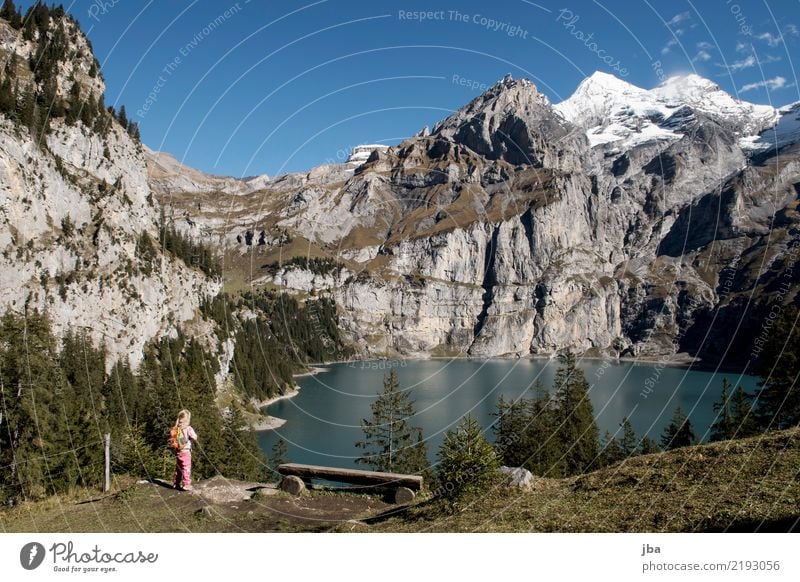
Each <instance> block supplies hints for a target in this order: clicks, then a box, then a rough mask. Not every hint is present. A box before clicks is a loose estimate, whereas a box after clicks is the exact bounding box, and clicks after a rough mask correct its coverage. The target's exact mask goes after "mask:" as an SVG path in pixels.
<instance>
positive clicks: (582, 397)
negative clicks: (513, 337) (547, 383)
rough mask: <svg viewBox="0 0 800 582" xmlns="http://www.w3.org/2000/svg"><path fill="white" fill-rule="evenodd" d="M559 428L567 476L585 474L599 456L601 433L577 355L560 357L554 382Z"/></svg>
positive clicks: (567, 353)
mask: <svg viewBox="0 0 800 582" xmlns="http://www.w3.org/2000/svg"><path fill="white" fill-rule="evenodd" d="M554 384H555V397H554V398H555V402H556V426H557V427H558V428H557V431H558V437H559V441H560V445H561V450H562V458H563V460H564V470H565V473H566V474H567V475H574V474H578V473H582V472H584V471H586V470H587V469H588V468H589V466H590V465H591V463H592V461H594V460H595V459H596V458H597V455H598V430H597V424H596V423H595V420H594V408H593V407H592V403H591V401H590V400H589V383H588V382H587V381H586V376H585V375H584V373H583V370H581V369H580V368H578V366H577V363H576V360H575V355H574V354H572V353H571V352H566V353H565V354H562V355H561V367H560V368H559V369H558V372H556V376H555V380H554Z"/></svg>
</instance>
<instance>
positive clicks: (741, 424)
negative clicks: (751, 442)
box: [730, 386, 761, 438]
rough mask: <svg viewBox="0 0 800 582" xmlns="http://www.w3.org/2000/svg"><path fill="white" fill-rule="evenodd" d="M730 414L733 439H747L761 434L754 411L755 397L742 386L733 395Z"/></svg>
mask: <svg viewBox="0 0 800 582" xmlns="http://www.w3.org/2000/svg"><path fill="white" fill-rule="evenodd" d="M730 413H731V426H732V427H733V429H734V433H733V438H747V437H751V436H755V435H757V434H760V433H761V430H760V429H759V427H758V422H757V419H756V415H755V413H754V411H753V397H752V396H751V395H750V394H748V393H747V392H746V391H745V389H744V388H742V387H741V386H737V387H736V388H735V389H734V391H733V394H731V398H730Z"/></svg>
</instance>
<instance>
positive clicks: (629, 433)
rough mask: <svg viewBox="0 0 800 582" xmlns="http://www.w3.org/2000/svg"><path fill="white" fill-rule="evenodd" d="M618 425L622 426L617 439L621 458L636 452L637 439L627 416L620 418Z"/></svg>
mask: <svg viewBox="0 0 800 582" xmlns="http://www.w3.org/2000/svg"><path fill="white" fill-rule="evenodd" d="M620 427H621V428H622V436H621V437H620V439H619V447H620V453H621V455H622V458H623V459H627V458H628V457H632V456H634V455H635V454H636V451H637V449H638V446H639V439H638V438H636V432H635V431H634V430H633V425H632V424H631V421H630V420H629V419H628V417H627V416H626V417H625V418H623V419H622V423H621V424H620Z"/></svg>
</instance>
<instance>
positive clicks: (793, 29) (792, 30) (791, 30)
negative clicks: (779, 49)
mask: <svg viewBox="0 0 800 582" xmlns="http://www.w3.org/2000/svg"><path fill="white" fill-rule="evenodd" d="M783 30H784V31H785V32H786V34H788V35H789V36H800V30H798V29H797V26H796V25H794V24H787V25H786V27H785V28H784V29H783Z"/></svg>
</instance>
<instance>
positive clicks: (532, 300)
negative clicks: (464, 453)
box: [178, 75, 800, 361]
mask: <svg viewBox="0 0 800 582" xmlns="http://www.w3.org/2000/svg"><path fill="white" fill-rule="evenodd" d="M606 77H608V76H605V77H603V76H597V75H595V76H593V77H592V79H590V80H587V82H585V83H584V84H582V85H581V88H579V90H578V91H576V94H575V95H574V96H573V97H572V98H570V99H569V100H567V101H566V102H564V103H561V104H559V105H557V106H553V105H551V104H550V103H549V102H548V100H547V99H546V97H544V96H543V95H541V94H540V93H539V92H538V91H537V89H536V87H535V86H534V85H533V84H532V83H530V82H528V81H524V80H523V81H514V80H512V79H510V78H506V79H504V80H503V81H501V82H500V83H498V84H497V85H496V86H495V87H493V88H491V89H490V90H489V91H487V92H486V93H485V94H484V95H481V96H480V97H478V98H476V99H475V100H473V101H472V102H471V103H469V104H468V105H466V106H465V107H464V108H462V109H461V110H459V111H457V112H456V113H454V114H453V115H452V116H450V117H449V118H447V119H445V120H444V121H442V122H441V123H439V124H438V125H436V127H434V128H433V130H432V131H430V132H420V133H419V134H417V135H415V136H414V137H412V138H409V139H408V140H406V141H405V142H403V143H401V144H399V145H397V146H395V147H391V148H388V149H386V150H385V151H384V150H382V151H380V152H377V151H376V152H373V153H372V154H371V155H370V157H369V158H368V159H367V161H365V162H363V164H361V165H359V166H358V167H356V168H353V167H352V164H349V165H348V164H340V165H332V166H324V167H322V168H319V169H316V170H314V171H312V172H310V173H308V174H294V175H289V176H283V177H278V178H275V179H273V180H272V181H270V183H269V184H268V185H267V186H266V187H265V189H264V190H263V191H262V192H260V193H259V194H258V196H257V198H258V201H257V204H256V203H255V201H248V200H247V197H244V198H242V197H238V198H236V199H233V198H232V197H231V198H225V197H222V198H221V199H220V200H218V201H217V202H216V205H217V206H216V207H215V206H214V203H213V202H212V201H211V199H208V198H203V200H202V206H203V207H204V208H206V205H207V204H209V209H208V210H204V211H201V212H195V211H193V210H192V209H191V208H190V207H188V206H187V207H184V208H178V210H180V211H182V212H185V213H187V217H188V219H190V220H191V221H192V222H193V223H194V224H196V225H198V228H200V229H201V230H203V231H204V232H206V235H205V236H207V237H208V240H211V241H217V242H219V243H220V244H222V245H223V246H224V247H225V248H226V249H227V250H228V251H229V252H232V253H234V254H235V253H237V252H238V253H241V254H245V253H251V257H253V258H252V259H251V261H249V263H248V265H252V264H255V262H256V261H258V260H260V259H258V258H255V257H262V256H263V257H265V259H264V261H263V263H267V262H269V261H268V260H267V259H266V257H282V258H284V259H285V258H287V257H286V256H285V255H284V253H288V254H290V255H291V254H292V253H294V254H309V255H313V256H327V257H329V258H331V259H333V260H336V261H339V262H340V263H341V265H342V269H341V270H340V271H339V275H338V276H331V275H325V274H320V273H314V272H311V271H307V272H298V271H297V270H296V269H294V270H291V271H289V270H283V271H279V273H278V275H273V274H269V273H267V272H263V271H257V272H252V271H251V272H248V273H247V274H246V275H247V276H248V277H249V279H250V280H254V281H256V282H257V283H262V282H263V283H269V284H271V285H277V286H279V287H283V288H285V289H287V290H289V291H291V292H297V293H320V294H329V295H331V296H333V297H334V298H335V299H336V301H337V303H338V305H339V306H340V307H341V323H342V326H343V327H344V328H345V331H346V332H347V333H348V334H349V335H350V337H351V338H352V340H353V342H354V343H355V344H357V345H358V346H359V347H360V349H361V350H362V352H363V353H365V354H368V355H380V356H383V355H389V356H392V355H408V356H416V357H425V356H429V355H437V356H447V355H451V356H456V355H469V356H508V355H526V354H531V353H533V354H549V353H553V352H556V351H558V350H561V349H565V348H571V349H575V350H579V351H582V352H589V353H592V354H595V355H601V354H608V355H611V356H620V355H631V356H645V355H650V356H668V357H675V358H678V357H680V358H686V357H694V356H700V357H705V358H707V359H708V360H709V361H715V359H716V360H718V359H719V357H720V355H719V354H716V353H715V350H717V348H718V347H719V345H720V343H721V342H724V341H726V340H729V339H730V336H731V335H732V333H733V331H734V330H735V325H736V321H737V318H738V320H739V321H741V320H742V318H744V319H746V320H753V319H757V318H758V310H759V309H761V307H759V306H760V305H761V304H762V303H764V304H765V303H766V302H767V301H768V300H769V299H770V298H771V297H774V296H775V293H774V288H773V287H774V285H775V281H777V280H778V278H779V277H780V271H781V266H780V263H779V261H778V259H779V256H780V253H782V252H783V253H785V252H788V251H789V250H791V249H792V248H794V245H795V244H797V242H796V239H798V234H797V233H798V230H797V228H796V224H797V212H796V209H795V200H796V198H797V196H798V192H800V190H799V189H798V186H797V184H798V183H800V172H799V171H798V163H800V153H798V146H797V144H796V141H792V138H791V136H792V135H794V133H793V131H794V130H793V129H792V127H793V125H792V123H793V120H794V117H792V115H793V113H792V111H794V110H791V111H790V110H789V109H787V112H788V113H784V115H783V117H781V115H779V114H778V112H777V111H776V110H774V109H772V108H769V107H765V106H756V105H752V104H748V103H744V102H741V101H737V100H735V99H733V98H732V97H730V96H728V95H726V94H724V93H723V92H722V91H720V89H719V87H717V86H716V85H714V84H713V83H711V82H709V81H707V80H704V79H701V78H699V77H696V76H688V77H683V78H676V79H671V80H670V81H669V82H667V83H665V84H664V85H662V86H661V87H658V88H656V89H653V90H650V91H645V90H642V89H638V88H636V87H633V86H630V85H628V84H627V83H623V82H621V81H619V80H616V79H613V78H610V79H609V78H606ZM626 104H627V106H626ZM779 119H780V120H781V123H782V125H781V126H780V128H778V129H777V130H776V131H779V132H780V135H781V136H782V139H783V140H784V141H782V142H781V147H780V149H779V150H778V151H776V150H775V149H774V148H773V149H771V150H770V149H768V148H763V147H761V146H759V144H760V143H761V141H764V140H765V139H766V138H763V139H762V138H759V137H758V134H761V133H762V132H764V131H766V132H767V133H769V131H770V127H772V126H773V125H775V124H776V123H778V120H779ZM787 120H788V121H787ZM787 124H788V125H787ZM773 133H774V132H773ZM766 135H767V134H764V136H766ZM787 136H788V137H787ZM221 207H224V208H234V211H232V212H229V213H228V214H227V217H228V220H227V222H226V223H225V224H221V223H220V222H219V221H218V220H217V218H215V216H216V215H218V214H219V208H221ZM215 212H216V215H215ZM775 217H780V220H778V221H773V220H772V219H773V218H775ZM246 232H250V233H251V235H250V237H249V238H248V237H247V236H245V237H242V236H241V234H242V233H246ZM262 233H263V236H262ZM256 235H258V236H256ZM776 235H777V236H776ZM259 240H263V241H264V242H263V244H261V243H260V242H258V241H259ZM248 241H249V242H248ZM298 248H299V249H300V251H298V250H297V249H298ZM756 259H758V260H756ZM272 260H274V258H273V259H272ZM759 260H760V261H767V263H764V264H767V265H770V268H769V269H768V271H767V273H765V274H764V276H759V274H758V273H759V266H758V264H759V263H758V261H759ZM770 282H772V283H770ZM770 284H772V285H773V287H770V286H769V285H770ZM754 291H755V292H757V293H758V295H756V297H757V301H755V302H753V301H750V302H748V301H747V299H746V298H747V297H748V296H749V295H751V294H752V293H753V292H754ZM792 296H793V294H792ZM783 300H785V301H788V300H790V297H783ZM715 313H716V315H715ZM717 315H718V316H719V317H717ZM712 322H713V325H712ZM704 326H705V328H707V329H706V332H705V333H701V330H702V329H703V327H704ZM709 326H711V327H710V328H709ZM732 326H733V327H732ZM745 348H746V347H745V346H740V349H742V350H744V349H745ZM737 349H739V348H737ZM724 351H725V350H721V352H724ZM721 352H720V353H721ZM679 354H680V355H679ZM731 357H733V356H731Z"/></svg>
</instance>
